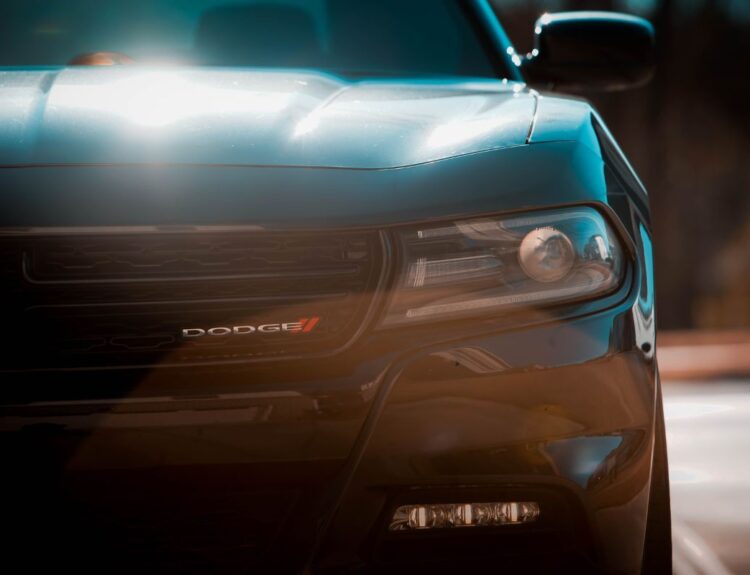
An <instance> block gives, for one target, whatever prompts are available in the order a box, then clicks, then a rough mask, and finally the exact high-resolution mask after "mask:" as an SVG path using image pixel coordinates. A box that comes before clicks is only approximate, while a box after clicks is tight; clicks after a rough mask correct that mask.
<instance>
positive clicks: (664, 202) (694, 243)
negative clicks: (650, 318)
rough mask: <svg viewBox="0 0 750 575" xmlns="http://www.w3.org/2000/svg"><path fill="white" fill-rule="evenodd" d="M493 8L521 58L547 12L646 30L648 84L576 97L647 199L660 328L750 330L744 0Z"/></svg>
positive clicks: (749, 132) (749, 61) (529, 2)
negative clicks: (615, 16)
mask: <svg viewBox="0 0 750 575" xmlns="http://www.w3.org/2000/svg"><path fill="white" fill-rule="evenodd" d="M493 1H494V4H495V6H496V9H497V11H498V12H499V14H500V16H501V18H502V21H503V23H504V25H505V27H506V29H507V31H508V34H509V35H510V36H511V39H512V40H513V42H514V44H515V45H516V49H517V50H518V51H519V52H521V53H525V52H527V51H529V50H530V49H531V47H532V46H531V45H532V40H533V33H532V31H533V23H534V21H535V20H536V18H537V17H539V16H540V15H541V14H543V13H544V12H546V11H549V12H555V11H562V10H618V11H623V12H628V13H631V14H636V15H639V16H644V17H646V18H648V19H649V20H651V21H652V22H653V23H654V25H655V26H656V29H657V39H658V69H657V73H656V76H655V78H654V81H653V82H652V83H651V84H649V85H648V86H647V87H645V88H641V89H639V90H635V91H629V92H623V93H615V94H583V95H584V96H586V97H587V98H589V99H591V100H593V101H594V102H595V104H596V106H597V107H598V109H599V111H600V112H601V114H602V115H603V117H604V119H605V120H606V121H607V123H608V125H609V127H610V129H611V131H612V132H613V134H614V135H615V137H616V138H617V140H618V141H619V143H620V145H621V146H622V148H623V149H624V151H625V153H626V154H627V155H628V157H629V158H630V161H631V162H632V164H633V165H634V167H635V169H636V171H637V172H638V174H639V175H640V176H641V178H642V179H643V180H644V183H645V185H646V187H647V188H648V190H649V194H650V196H651V206H652V209H653V222H654V235H655V241H654V246H655V257H656V260H657V261H656V270H657V299H658V310H659V312H658V313H659V315H658V322H659V327H660V329H662V330H665V329H666V330H675V329H680V330H684V329H702V330H725V329H738V328H750V78H749V76H750V0H493Z"/></svg>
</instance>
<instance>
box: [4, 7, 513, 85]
mask: <svg viewBox="0 0 750 575" xmlns="http://www.w3.org/2000/svg"><path fill="white" fill-rule="evenodd" d="M464 4H466V2H464V1H463V0H409V1H404V0H249V1H248V0H245V1H242V0H239V1H238V0H158V1H155V0H65V1H64V2H61V1H60V0H3V10H2V12H3V18H2V20H0V65H2V66H47V65H71V64H73V65H93V64H112V63H118V64H130V63H136V64H147V65H163V64H177V65H194V66H243V67H244V66H247V67H277V68H278V67H281V68H315V69H322V70H325V71H329V72H332V73H338V74H355V75H394V76H402V75H432V76H474V77H498V75H502V71H498V69H497V66H498V65H499V62H496V61H495V60H499V58H498V59H494V58H491V56H490V52H489V51H487V50H486V49H485V47H484V45H483V41H482V37H481V34H480V33H479V31H478V30H477V29H476V28H475V27H474V25H473V23H472V19H471V16H470V14H469V13H468V12H467V8H466V6H464Z"/></svg>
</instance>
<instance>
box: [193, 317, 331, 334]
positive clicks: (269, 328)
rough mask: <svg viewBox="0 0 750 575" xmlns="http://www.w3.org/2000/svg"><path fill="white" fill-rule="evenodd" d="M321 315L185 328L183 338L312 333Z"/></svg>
mask: <svg viewBox="0 0 750 575" xmlns="http://www.w3.org/2000/svg"><path fill="white" fill-rule="evenodd" d="M320 319H321V318H320V317H318V316H313V317H309V318H300V319H298V320H297V321H291V322H282V323H266V324H262V325H235V326H231V327H211V328H198V327H193V328H185V329H183V330H182V337H183V339H195V338H200V337H229V336H241V335H253V334H271V333H289V334H300V333H312V332H313V331H314V330H315V328H317V327H318V324H319V323H320Z"/></svg>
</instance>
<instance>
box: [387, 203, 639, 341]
mask: <svg viewBox="0 0 750 575" xmlns="http://www.w3.org/2000/svg"><path fill="white" fill-rule="evenodd" d="M399 243H400V252H401V261H402V268H401V270H400V275H399V277H398V278H397V280H396V285H395V288H394V292H393V294H392V295H391V300H390V303H389V306H388V309H387V312H386V314H385V317H384V319H383V323H382V325H383V326H386V327H390V326H396V325H403V324H411V323H416V322H424V321H431V320H445V319H452V318H459V317H466V316H471V315H485V314H488V313H494V312H497V311H500V310H502V309H506V308H517V307H523V306H526V307H532V306H540V305H549V304H556V303H564V302H569V301H573V300H579V299H582V298H595V297H601V296H603V295H606V294H607V293H610V292H612V291H614V290H615V289H617V287H618V286H619V285H620V283H621V282H622V278H623V274H624V268H625V266H624V258H623V251H622V247H621V245H620V243H619V241H618V239H617V236H616V235H615V233H614V232H613V231H612V229H611V228H610V226H609V225H608V224H607V222H606V221H605V220H604V218H603V217H602V216H601V214H599V212H597V211H596V210H594V209H593V208H588V207H581V208H573V209H566V210H559V211H554V212H552V211H551V212H536V213H530V214H524V215H516V216H509V217H505V218H493V219H478V220H467V221H461V222H455V223H451V224H442V225H437V226H432V227H424V228H419V229H413V230H406V231H403V232H401V233H400V235H399Z"/></svg>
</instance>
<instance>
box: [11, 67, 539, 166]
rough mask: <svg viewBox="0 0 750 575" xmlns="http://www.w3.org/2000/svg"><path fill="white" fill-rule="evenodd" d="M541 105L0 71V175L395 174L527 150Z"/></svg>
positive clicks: (382, 84) (511, 91)
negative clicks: (183, 171) (163, 171)
mask: <svg viewBox="0 0 750 575" xmlns="http://www.w3.org/2000/svg"><path fill="white" fill-rule="evenodd" d="M534 108H535V101H534V97H533V96H532V95H531V94H529V92H528V91H526V90H523V86H522V85H521V84H517V83H508V82H507V81H506V82H503V81H499V80H481V79H478V80H476V81H475V82H470V81H464V82H455V81H440V80H424V81H415V82H414V81H413V82H398V81H363V82H349V81H346V80H344V79H342V78H337V77H335V76H330V75H325V74H316V73H311V72H302V71H301V72H297V73H295V72H274V71H271V72H267V71H265V72H264V71H261V70H255V71H253V70H242V69H234V70H232V69H230V70H221V69H208V70H201V69H189V68H188V69H179V68H177V69H162V70H159V69H153V70H150V69H138V68H128V67H119V68H110V69H105V70H100V69H91V68H78V69H77V68H69V69H58V70H50V71H38V72H30V71H23V72H15V71H5V72H0V126H2V128H0V165H6V166H8V165H28V164H35V165H44V164H150V165H153V164H204V165H247V166H279V165H281V166H305V167H340V168H360V169H382V168H396V167H402V166H409V165H414V164H421V163H425V162H430V161H435V160H440V159H444V158H448V157H453V156H457V155H463V154H470V153H476V152H482V151H487V150H491V149H499V148H507V147H512V146H519V145H522V144H524V143H525V142H526V137H527V136H528V132H529V128H530V126H531V121H532V118H533V114H534Z"/></svg>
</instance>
